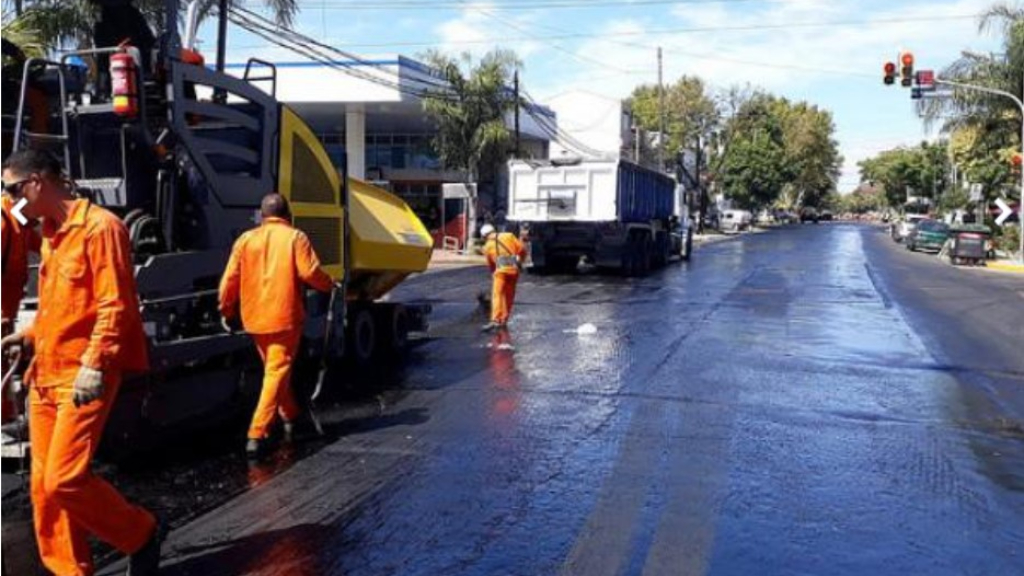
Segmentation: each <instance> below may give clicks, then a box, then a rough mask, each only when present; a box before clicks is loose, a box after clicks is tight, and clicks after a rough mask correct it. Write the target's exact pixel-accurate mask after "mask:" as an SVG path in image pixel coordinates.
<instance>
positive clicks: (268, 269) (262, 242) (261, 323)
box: [220, 218, 334, 440]
mask: <svg viewBox="0 0 1024 576" xmlns="http://www.w3.org/2000/svg"><path fill="white" fill-rule="evenodd" d="M304 285H309V286H311V287H313V288H314V289H316V290H319V291H321V292H330V291H331V288H332V287H333V286H334V281H333V280H332V279H331V277H330V276H329V275H328V274H327V273H326V272H324V271H323V269H322V268H321V267H320V259H319V258H317V255H316V252H314V250H313V245H312V244H310V241H309V238H308V237H307V236H306V235H305V234H304V233H302V232H301V231H300V230H297V229H295V228H294V227H292V225H291V224H290V223H289V222H288V221H287V220H284V219H281V218H265V219H264V220H263V224H262V225H261V226H260V227H259V228H256V229H255V230H250V231H249V232H246V233H245V234H242V236H241V237H240V238H239V239H238V241H237V242H236V243H235V246H234V248H233V249H232V251H231V258H230V259H229V260H228V266H227V270H226V271H225V273H224V277H223V278H222V279H221V282H220V312H221V314H222V315H223V316H224V317H225V318H233V317H234V316H235V309H236V308H237V307H238V305H239V302H240V303H241V309H242V325H243V326H245V330H246V332H248V333H249V334H250V335H251V336H252V338H253V341H254V342H255V343H256V349H257V350H258V351H259V353H260V357H261V358H262V359H263V364H264V375H263V390H262V392H261V393H260V400H259V404H257V406H256V413H255V414H254V415H253V419H252V424H251V425H250V427H249V438H250V439H257V440H258V439H263V438H266V437H267V434H268V432H269V428H270V426H271V425H272V424H273V423H274V419H275V418H276V417H277V415H278V414H280V415H281V418H283V419H284V420H285V421H291V420H294V419H295V418H297V417H298V416H299V413H300V409H299V406H298V404H297V403H296V402H295V396H294V395H293V394H292V389H291V375H292V362H293V361H294V360H295V353H296V351H297V350H298V347H299V341H300V340H301V338H302V327H303V323H304V321H305V317H306V311H305V305H304V303H303V299H304Z"/></svg>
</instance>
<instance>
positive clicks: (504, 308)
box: [480, 224, 526, 332]
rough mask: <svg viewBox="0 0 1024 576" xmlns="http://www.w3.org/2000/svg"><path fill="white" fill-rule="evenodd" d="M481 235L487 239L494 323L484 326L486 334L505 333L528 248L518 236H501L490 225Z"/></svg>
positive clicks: (508, 233)
mask: <svg viewBox="0 0 1024 576" xmlns="http://www.w3.org/2000/svg"><path fill="white" fill-rule="evenodd" d="M480 235H481V236H482V237H483V238H484V256H486V257H487V265H488V266H489V267H490V269H491V275H492V276H493V286H492V289H491V321H490V322H489V323H488V324H487V325H486V326H484V331H485V332H491V331H494V330H503V329H505V328H507V327H508V321H509V318H510V317H511V316H512V307H513V305H514V304H515V300H516V287H517V285H518V284H519V273H520V272H521V271H522V269H523V261H524V260H525V259H526V248H525V247H524V246H523V243H522V242H520V240H519V238H517V237H516V235H515V234H512V233H511V232H500V233H499V232H498V231H497V229H496V228H495V227H494V226H492V225H491V224H485V225H484V227H483V228H481V230H480Z"/></svg>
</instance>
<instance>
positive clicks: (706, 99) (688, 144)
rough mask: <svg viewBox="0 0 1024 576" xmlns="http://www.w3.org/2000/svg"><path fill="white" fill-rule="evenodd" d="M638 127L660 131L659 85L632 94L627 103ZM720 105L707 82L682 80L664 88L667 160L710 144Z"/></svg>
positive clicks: (718, 120)
mask: <svg viewBox="0 0 1024 576" xmlns="http://www.w3.org/2000/svg"><path fill="white" fill-rule="evenodd" d="M627 103H628V105H629V106H630V109H631V110H632V111H633V115H634V118H635V119H636V122H637V124H638V125H639V126H640V128H641V129H643V130H644V131H645V132H648V133H653V132H659V131H660V130H661V117H660V114H659V103H660V95H659V89H658V86H657V85H651V84H646V85H643V86H639V87H637V88H636V89H635V90H633V95H632V96H630V98H629V100H628V101H627ZM721 116H722V115H721V111H720V110H719V106H718V103H717V102H716V101H715V99H714V98H713V97H712V95H711V94H710V93H709V91H708V88H707V86H706V85H705V84H704V81H703V80H702V79H700V78H697V77H695V76H683V77H682V78H680V79H679V80H678V81H676V83H675V84H672V85H671V86H666V87H665V132H666V138H665V158H666V159H671V158H674V157H676V156H677V155H678V154H680V153H681V152H683V151H684V150H687V149H694V148H695V147H696V146H698V142H699V141H700V140H701V139H702V138H703V139H705V140H707V139H708V138H709V137H710V136H711V134H712V133H713V132H714V130H715V129H716V128H717V127H718V126H719V124H720V122H721Z"/></svg>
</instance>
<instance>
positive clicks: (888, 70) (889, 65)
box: [882, 62, 896, 86]
mask: <svg viewBox="0 0 1024 576" xmlns="http://www.w3.org/2000/svg"><path fill="white" fill-rule="evenodd" d="M882 70H883V72H885V85H886V86H892V85H893V84H895V83H896V64H895V63H893V62H886V63H885V66H884V67H883V69H882Z"/></svg>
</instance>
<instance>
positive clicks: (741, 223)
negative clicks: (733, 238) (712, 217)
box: [719, 210, 754, 232]
mask: <svg viewBox="0 0 1024 576" xmlns="http://www.w3.org/2000/svg"><path fill="white" fill-rule="evenodd" d="M753 220H754V215H753V214H751V213H750V212H747V211H746V210H724V211H722V215H721V218H720V219H719V229H720V230H721V231H722V232H742V231H744V230H746V229H747V228H750V224H751V223H752V222H753Z"/></svg>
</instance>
